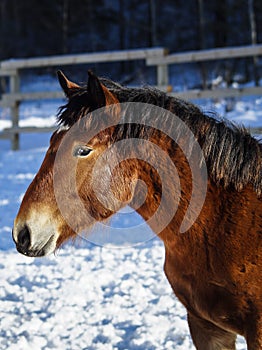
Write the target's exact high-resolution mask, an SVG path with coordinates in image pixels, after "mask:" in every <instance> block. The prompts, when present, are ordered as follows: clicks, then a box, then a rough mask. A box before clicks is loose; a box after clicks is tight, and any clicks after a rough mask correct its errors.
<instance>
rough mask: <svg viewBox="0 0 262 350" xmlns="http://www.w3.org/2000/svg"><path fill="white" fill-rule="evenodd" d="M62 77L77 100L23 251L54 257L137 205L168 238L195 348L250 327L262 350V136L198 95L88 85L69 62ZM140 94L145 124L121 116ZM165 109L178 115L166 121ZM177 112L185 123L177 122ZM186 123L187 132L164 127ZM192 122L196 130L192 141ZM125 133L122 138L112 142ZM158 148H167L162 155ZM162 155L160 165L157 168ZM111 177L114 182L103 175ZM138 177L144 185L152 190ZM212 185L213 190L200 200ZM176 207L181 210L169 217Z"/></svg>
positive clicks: (48, 162)
mask: <svg viewBox="0 0 262 350" xmlns="http://www.w3.org/2000/svg"><path fill="white" fill-rule="evenodd" d="M58 79H59V82H60V85H61V87H62V89H63V91H64V93H65V96H66V98H67V103H66V104H65V105H64V106H62V107H61V108H60V110H59V112H58V121H59V124H60V125H59V127H58V129H57V130H56V131H55V132H54V133H53V135H52V136H51V139H50V146H49V148H48V150H47V152H46V155H45V158H44V160H43V163H42V165H41V167H40V169H39V171H38V173H37V174H36V176H35V178H34V179H33V181H32V182H31V184H30V185H29V187H28V189H27V191H26V193H25V195H24V198H23V200H22V203H21V206H20V208H19V211H18V214H17V216H16V218H15V221H14V227H13V233H12V235H13V239H14V242H15V244H16V248H17V250H18V252H20V253H22V254H24V255H26V256H30V257H40V256H46V255H48V254H50V253H53V252H55V251H56V250H57V249H58V248H59V247H60V246H61V245H62V244H64V243H65V242H67V241H68V240H70V239H71V240H74V239H76V237H77V235H78V233H79V232H80V231H81V232H82V230H84V229H85V228H86V229H88V227H92V225H94V224H95V223H96V222H104V221H106V220H108V219H109V218H110V217H112V215H113V214H114V213H115V212H117V211H118V210H119V209H121V208H122V207H124V206H125V205H129V206H130V207H132V208H134V210H136V212H137V213H138V214H140V215H141V216H142V218H144V220H145V221H146V222H147V223H148V224H149V225H150V227H151V228H152V230H153V231H154V232H156V234H158V236H159V237H160V239H161V240H162V241H163V244H164V247H165V263H164V272H165V275H166V277H167V279H168V281H169V283H170V285H171V287H172V289H173V291H174V293H175V295H176V296H177V297H178V299H179V300H180V301H181V302H182V304H183V305H184V306H185V307H186V310H187V316H188V324H189V330H190V333H191V337H192V339H193V343H194V345H195V347H196V348H197V349H198V350H222V349H223V350H225V349H227V350H233V349H235V342H236V336H237V335H238V334H239V335H242V336H244V337H245V339H246V342H247V347H248V350H259V349H260V350H261V349H262V298H261V296H262V278H261V271H262V259H261V256H262V254H261V253H262V252H261V242H262V199H261V190H262V161H261V154H262V145H261V143H260V142H259V140H258V139H256V138H254V137H252V136H251V135H250V133H249V132H248V130H246V129H245V128H244V127H243V126H237V125H235V124H233V123H232V122H230V121H227V120H224V119H221V118H219V117H217V116H216V115H212V114H210V113H209V114H208V113H204V112H203V111H202V110H201V109H200V108H199V107H197V106H196V105H194V104H192V103H190V102H187V101H184V100H181V99H179V98H176V97H174V96H169V95H168V94H166V93H165V92H162V91H160V90H158V89H155V88H152V87H148V86H146V87H140V88H133V87H124V86H122V85H120V84H118V83H116V82H113V81H111V80H110V79H106V78H98V77H97V76H96V75H95V74H94V73H93V72H91V71H89V72H88V82H87V84H76V83H74V82H72V81H70V80H69V79H68V78H67V77H66V76H65V75H64V74H63V73H62V72H61V71H59V72H58ZM136 103H138V104H141V105H142V106H144V105H146V106H149V107H150V108H151V107H152V108H153V109H150V108H145V109H143V108H142V112H141V113H140V112H139V111H138V114H139V113H140V114H141V115H140V114H139V118H140V117H141V123H139V122H137V121H136V122H135V123H134V122H132V120H131V121H130V119H128V118H127V119H126V120H125V119H124V122H122V123H118V120H119V119H120V117H121V115H122V114H125V112H127V111H128V107H125V108H124V109H123V110H122V109H121V105H122V104H123V105H125V104H127V105H128V104H130V105H131V106H133V105H134V104H136ZM154 108H157V110H156V112H155V109H154ZM100 110H102V113H98V115H97V113H96V112H99V111H100ZM151 111H153V112H151ZM159 111H160V112H159ZM161 111H164V113H162V112H161ZM165 112H167V113H171V114H172V115H173V119H172V118H171V119H170V118H169V119H168V122H167V121H166V118H167V117H166V114H165ZM143 113H145V114H148V116H149V117H150V118H151V119H152V120H153V119H154V118H155V119H156V120H158V121H159V123H158V124H155V125H160V126H161V127H162V126H163V128H164V126H166V128H164V129H162V130H160V129H161V127H160V128H156V127H154V125H150V123H143V115H142V114H143ZM159 113H160V114H159ZM150 118H149V119H148V120H150ZM178 119H179V120H180V121H181V123H182V124H183V126H184V125H185V126H186V127H185V128H183V127H182V128H181V127H180V125H178V124H179V123H177V120H178ZM75 125H77V129H76V130H77V131H76V132H74V130H73V129H74V127H75ZM177 129H179V130H180V131H179V141H177V140H178V138H177V139H173V138H172V135H171V136H170V134H168V132H166V131H165V130H169V131H170V132H171V131H172V132H177ZM186 129H190V132H191V133H192V134H193V139H194V140H193V141H192V137H191V136H190V132H189V133H187V132H186V131H185V130H186ZM163 130H164V131H163ZM69 134H70V137H69V136H68V135H69ZM87 135H88V136H87ZM65 140H66V141H65ZM131 140H138V142H137V143H136V144H135V143H133V144H132V147H127V148H126V150H125V152H126V151H127V150H128V152H129V155H128V156H125V157H122V156H119V154H118V153H119V152H120V148H121V149H122V146H123V144H124V141H131ZM140 140H142V141H143V142H144V143H143V142H140ZM118 142H122V144H121V145H122V146H121V147H120V148H119V147H118V148H114V145H116V144H117V143H118ZM192 142H195V143H197V144H198V145H199V148H200V149H201V152H202V156H201V157H196V158H194V157H193V158H194V159H195V160H196V161H194V165H193V166H194V167H195V169H198V168H199V169H200V168H201V166H202V165H203V164H204V165H205V167H206V179H205V181H204V180H203V181H202V180H201V179H200V177H201V176H198V177H196V181H199V182H197V183H196V184H194V183H193V181H192V179H193V172H194V171H195V170H194V169H193V170H192V166H191V164H192V162H191V160H190V159H191V158H190V157H189V156H188V154H189V153H190V152H191V153H190V154H193V153H194V152H195V151H194V149H195V148H194V146H192V145H191V146H190V147H189V146H188V144H189V143H192ZM123 148H124V147H123ZM159 149H161V151H159V152H160V155H161V156H159V157H157V161H156V162H155V163H154V164H153V163H152V162H153V160H154V159H155V158H156V156H155V152H156V150H159ZM186 149H187V150H188V152H189V151H190V152H189V153H188V154H187V152H186V151H185V150H186ZM61 150H62V151H61ZM136 152H140V153H139V154H140V156H137V153H136ZM157 152H158V151H157ZM195 153H196V152H195ZM103 154H106V156H105V157H103ZM121 157H122V158H121ZM143 157H144V158H143ZM189 158H190V159H189ZM168 162H169V163H170V162H171V163H172V164H173V165H172V166H173V167H172V166H169V165H168ZM190 162H191V163H190ZM158 163H161V171H158V169H156V164H158ZM201 164H202V165H201ZM103 166H104V169H103V170H102V167H103ZM159 169H160V168H159ZM196 171H197V170H196ZM69 173H70V175H69ZM199 174H201V172H199ZM203 174H204V172H203ZM107 177H109V178H110V180H105V179H106V178H107ZM162 177H164V181H165V186H163V184H162V180H163V179H162ZM94 179H95V181H94ZM139 180H140V181H142V182H143V184H144V185H146V192H145V191H144V192H143V191H142V189H143V186H142V187H141V186H139V182H140V181H139ZM201 181H202V182H205V183H204V185H205V186H204V185H203V183H201ZM72 187H74V190H72ZM164 187H166V188H167V190H165V189H164ZM164 191H165V196H166V198H167V199H166V201H165V203H167V205H164V206H163V208H162V210H160V215H158V216H156V218H155V219H154V220H152V221H150V218H151V217H152V216H154V214H155V213H156V212H157V210H158V208H159V207H160V206H161V197H162V196H163V195H164ZM137 192H141V193H142V192H143V196H144V201H143V203H141V201H140V202H139V200H136V198H140V197H139V196H137V195H136V193H137ZM193 192H194V193H195V195H194V198H195V199H196V201H197V203H200V204H199V205H198V204H197V205H196V206H195V207H194V208H193V210H192V212H191V216H192V215H193V216H194V214H195V213H196V212H197V213H196V215H195V216H194V218H193V220H191V222H189V221H190V220H189V219H188V220H187V221H186V223H185V225H184V229H183V230H182V229H181V226H182V225H183V222H184V218H185V216H186V215H187V212H188V209H189V207H190V202H191V201H192V198H193ZM203 193H204V200H203V201H202V202H201V201H200V202H198V198H200V197H201V194H203ZM61 202H62V204H61ZM170 203H171V204H170ZM173 206H174V207H176V210H175V213H174V215H173V214H172V217H170V215H169V212H170V211H172V207H173ZM83 211H84V212H85V214H84V215H82V213H83ZM189 216H190V215H189ZM85 219H86V220H85ZM70 220H71V221H70ZM69 221H70V222H69ZM87 234H88V230H87Z"/></svg>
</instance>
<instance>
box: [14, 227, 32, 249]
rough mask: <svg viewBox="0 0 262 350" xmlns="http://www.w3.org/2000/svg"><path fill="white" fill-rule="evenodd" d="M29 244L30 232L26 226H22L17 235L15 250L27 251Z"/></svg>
mask: <svg viewBox="0 0 262 350" xmlns="http://www.w3.org/2000/svg"><path fill="white" fill-rule="evenodd" d="M29 246H30V232H29V229H28V227H27V226H24V227H23V228H22V230H21V231H20V232H19V233H18V236H17V250H19V251H21V250H22V253H25V252H27V250H28V248H29Z"/></svg>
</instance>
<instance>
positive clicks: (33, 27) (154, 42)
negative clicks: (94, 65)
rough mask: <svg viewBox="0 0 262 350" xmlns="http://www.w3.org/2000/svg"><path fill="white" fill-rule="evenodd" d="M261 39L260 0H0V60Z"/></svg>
mask: <svg viewBox="0 0 262 350" xmlns="http://www.w3.org/2000/svg"><path fill="white" fill-rule="evenodd" d="M261 41H262V1H261V0H212V1H208V0H187V1H185V0H165V1H162V0H111V1H106V0H95V1H93V0H41V1H37V0H24V1H20V0H0V60H3V59H8V58H18V57H33V56H43V55H54V54H66V53H78V52H94V51H102V50H118V49H130V48H139V47H151V46H164V47H167V48H168V49H169V50H170V51H171V52H178V51H186V50H194V49H205V48H211V47H225V46H238V45H248V44H251V43H252V42H253V43H255V42H261Z"/></svg>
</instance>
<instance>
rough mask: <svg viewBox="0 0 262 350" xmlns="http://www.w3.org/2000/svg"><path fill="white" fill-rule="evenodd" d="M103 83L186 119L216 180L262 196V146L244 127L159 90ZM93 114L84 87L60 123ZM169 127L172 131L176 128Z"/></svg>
mask: <svg viewBox="0 0 262 350" xmlns="http://www.w3.org/2000/svg"><path fill="white" fill-rule="evenodd" d="M100 81H101V83H102V84H104V85H105V86H106V87H107V88H108V90H109V91H110V92H112V93H113V94H114V95H115V96H116V97H117V99H118V100H119V102H120V103H121V102H143V103H148V104H152V105H156V106H159V107H162V108H164V109H167V110H169V111H170V112H172V113H174V114H175V115H177V116H178V117H179V118H180V119H181V120H183V121H184V122H185V123H186V124H187V125H188V126H189V128H190V129H191V130H192V132H193V133H194V135H195V136H196V139H197V140H198V142H199V144H200V145H201V148H202V150H203V153H204V156H205V160H206V164H207V167H208V172H209V175H210V176H211V178H212V179H213V181H215V182H216V183H219V184H222V185H223V186H224V187H229V186H233V187H234V188H235V189H237V190H241V189H242V188H243V187H245V186H246V185H248V184H251V185H252V186H253V188H254V189H255V191H256V192H257V194H258V195H260V194H261V192H262V157H261V155H262V144H261V143H259V141H258V140H256V139H255V138H253V137H252V136H251V135H250V133H249V132H248V130H247V129H245V128H244V127H243V126H237V125H235V124H233V123H232V122H230V121H228V120H223V119H220V118H219V117H218V116H216V115H209V116H208V115H205V114H204V113H203V112H202V111H201V110H200V109H199V108H198V107H197V106H195V105H194V104H192V103H190V102H186V101H184V100H181V99H178V98H176V97H171V96H168V95H167V94H166V93H164V92H162V91H160V90H157V89H155V88H151V87H142V88H128V87H123V86H121V85H119V84H117V83H115V82H113V81H111V80H108V79H100ZM89 111H90V110H89V106H88V92H87V89H86V87H80V88H79V89H76V91H75V93H74V95H73V97H72V98H71V99H70V100H69V102H68V103H67V105H65V106H63V107H61V108H60V111H59V114H58V121H59V123H60V124H62V125H64V126H69V127H70V126H72V125H73V124H74V123H75V122H76V121H77V120H79V119H81V118H82V117H83V116H85V115H86V114H87V113H88V112H89ZM163 122H164V121H163ZM169 127H170V128H172V125H170V126H169ZM136 136H137V135H136Z"/></svg>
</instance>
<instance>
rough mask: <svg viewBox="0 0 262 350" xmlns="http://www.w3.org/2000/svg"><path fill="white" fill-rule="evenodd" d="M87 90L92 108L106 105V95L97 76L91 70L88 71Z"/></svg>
mask: <svg viewBox="0 0 262 350" xmlns="http://www.w3.org/2000/svg"><path fill="white" fill-rule="evenodd" d="M87 90H88V95H89V97H90V101H91V104H92V106H91V107H92V109H98V108H101V107H104V106H105V105H106V96H105V93H104V89H103V86H102V84H101V83H100V81H99V79H98V78H97V76H96V75H95V74H94V73H93V72H92V71H91V70H89V71H88V83H87Z"/></svg>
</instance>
